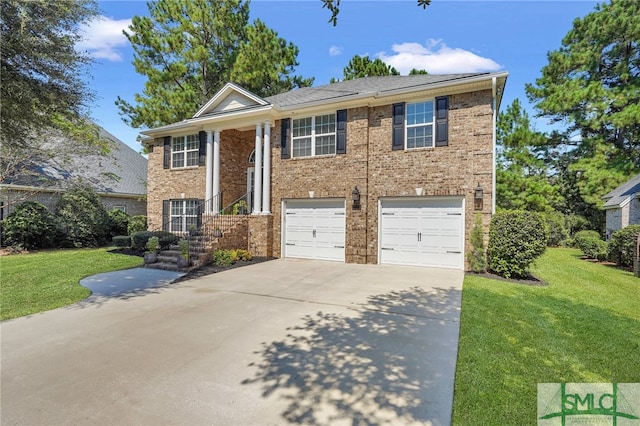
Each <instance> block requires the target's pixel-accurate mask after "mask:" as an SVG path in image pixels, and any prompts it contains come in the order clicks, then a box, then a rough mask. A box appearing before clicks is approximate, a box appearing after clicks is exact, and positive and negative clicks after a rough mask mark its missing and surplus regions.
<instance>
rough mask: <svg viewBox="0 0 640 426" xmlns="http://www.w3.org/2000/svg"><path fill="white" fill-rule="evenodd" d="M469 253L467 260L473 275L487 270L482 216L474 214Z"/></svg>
mask: <svg viewBox="0 0 640 426" xmlns="http://www.w3.org/2000/svg"><path fill="white" fill-rule="evenodd" d="M471 247H472V249H471V251H470V252H469V253H468V254H467V260H468V261H469V266H470V267H471V270H472V271H473V272H475V273H478V274H480V273H483V272H485V271H486V270H487V258H486V256H485V253H484V231H483V227H482V214H480V213H476V221H475V224H474V225H473V229H472V230H471Z"/></svg>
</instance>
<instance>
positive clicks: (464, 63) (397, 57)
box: [375, 39, 502, 75]
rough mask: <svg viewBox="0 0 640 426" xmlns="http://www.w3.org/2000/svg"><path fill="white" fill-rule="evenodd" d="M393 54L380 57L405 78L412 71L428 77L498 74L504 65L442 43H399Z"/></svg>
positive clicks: (430, 41) (431, 41)
mask: <svg viewBox="0 0 640 426" xmlns="http://www.w3.org/2000/svg"><path fill="white" fill-rule="evenodd" d="M391 50H392V51H393V53H392V54H387V52H380V53H377V54H376V55H375V56H376V57H378V58H380V59H381V60H382V61H383V62H385V63H386V64H387V65H391V66H392V67H394V68H395V69H397V70H398V71H400V74H403V75H406V74H408V73H409V71H411V69H412V68H416V69H419V70H421V69H423V70H426V71H427V72H428V73H429V74H452V73H468V72H469V73H471V72H487V71H497V70H499V69H501V68H502V65H500V64H498V63H496V62H495V61H493V60H492V59H489V58H483V57H482V56H478V55H476V54H475V53H472V52H469V51H468V50H464V49H459V48H450V47H448V46H447V45H446V44H444V42H442V40H433V39H432V40H429V41H428V43H427V44H426V46H423V45H422V44H420V43H400V44H394V45H393V46H391Z"/></svg>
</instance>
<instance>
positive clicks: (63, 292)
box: [0, 248, 143, 320]
mask: <svg viewBox="0 0 640 426" xmlns="http://www.w3.org/2000/svg"><path fill="white" fill-rule="evenodd" d="M109 250H111V248H99V249H78V250H46V251H40V252H37V253H29V254H21V255H12V256H2V257H0V283H1V289H2V296H1V299H0V300H1V301H2V305H0V320H6V319H11V318H16V317H20V316H24V315H30V314H34V313H37V312H42V311H47V310H50V309H55V308H59V307H61V306H65V305H68V304H70V303H74V302H77V301H79V300H82V299H84V298H86V297H87V296H89V294H90V291H89V289H87V288H85V287H82V286H81V285H80V284H79V281H80V280H81V279H82V278H85V277H88V276H90V275H94V274H99V273H102V272H110V271H117V270H120V269H127V268H132V267H135V266H140V265H142V263H143V262H142V258H140V257H137V256H127V255H123V254H116V253H109V252H108V251H109Z"/></svg>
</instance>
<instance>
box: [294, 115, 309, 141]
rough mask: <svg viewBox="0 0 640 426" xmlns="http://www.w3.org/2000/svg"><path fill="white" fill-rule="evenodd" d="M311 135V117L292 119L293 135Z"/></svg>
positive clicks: (295, 136)
mask: <svg viewBox="0 0 640 426" xmlns="http://www.w3.org/2000/svg"><path fill="white" fill-rule="evenodd" d="M310 135H311V117H307V118H300V119H298V120H293V137H294V138H297V137H300V136H310Z"/></svg>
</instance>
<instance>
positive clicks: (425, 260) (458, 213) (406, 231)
mask: <svg viewBox="0 0 640 426" xmlns="http://www.w3.org/2000/svg"><path fill="white" fill-rule="evenodd" d="M380 207H381V208H380V222H379V223H380V263H386V264H395V265H414V266H432V267H439V268H454V269H463V268H464V200H463V198H458V197H456V198H411V199H381V200H380Z"/></svg>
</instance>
